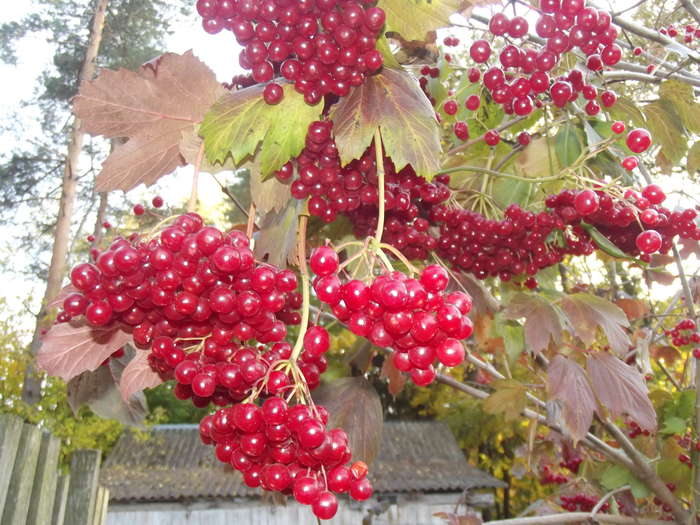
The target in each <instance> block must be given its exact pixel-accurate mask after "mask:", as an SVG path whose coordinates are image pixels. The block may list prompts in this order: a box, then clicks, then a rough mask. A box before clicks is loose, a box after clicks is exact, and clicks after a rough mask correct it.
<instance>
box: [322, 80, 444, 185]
mask: <svg viewBox="0 0 700 525" xmlns="http://www.w3.org/2000/svg"><path fill="white" fill-rule="evenodd" d="M331 120H333V133H334V134H335V142H336V145H337V146H338V153H339V154H340V160H341V162H342V163H343V164H347V163H349V162H350V161H351V160H353V159H358V158H360V156H361V155H362V153H363V152H364V151H365V150H366V149H367V148H368V147H369V145H370V144H371V142H372V139H373V138H374V133H375V131H376V130H377V129H378V128H380V131H381V136H382V144H383V145H384V153H385V154H386V156H387V157H391V159H392V160H393V161H394V165H395V166H396V170H397V171H399V170H401V169H402V168H403V167H404V166H406V165H407V164H410V165H411V166H412V167H413V169H414V170H415V171H416V173H417V174H418V175H421V176H423V177H425V178H427V179H431V178H432V177H433V175H435V174H436V173H437V172H438V170H439V168H440V152H441V145H440V130H439V128H438V124H437V121H436V120H435V110H434V108H433V107H432V106H431V105H430V102H429V101H428V99H427V98H426V96H425V94H424V93H423V92H422V91H421V89H420V87H419V86H418V83H417V82H416V80H415V79H414V78H413V77H412V76H411V75H409V74H408V73H407V72H405V71H403V70H399V69H391V68H388V67H385V68H384V69H382V71H381V73H379V74H377V75H373V76H371V77H369V78H368V79H367V80H366V81H365V83H364V84H362V85H361V86H358V87H356V88H354V89H353V90H352V91H351V92H350V94H349V95H348V96H347V97H344V98H343V99H342V100H341V101H340V102H339V103H338V104H336V105H335V106H334V107H333V109H332V110H331Z"/></svg>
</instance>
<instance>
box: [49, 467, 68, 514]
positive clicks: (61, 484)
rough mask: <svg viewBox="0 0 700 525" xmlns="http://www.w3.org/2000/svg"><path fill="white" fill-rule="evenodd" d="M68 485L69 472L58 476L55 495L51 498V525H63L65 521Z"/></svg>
mask: <svg viewBox="0 0 700 525" xmlns="http://www.w3.org/2000/svg"><path fill="white" fill-rule="evenodd" d="M69 485H70V474H62V475H61V476H59V477H58V483H57V484H56V497H55V498H54V500H53V511H52V513H51V525H63V523H64V521H65V517H66V504H67V503H68V487H69Z"/></svg>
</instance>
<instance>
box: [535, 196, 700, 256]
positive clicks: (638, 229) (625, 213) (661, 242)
mask: <svg viewBox="0 0 700 525" xmlns="http://www.w3.org/2000/svg"><path fill="white" fill-rule="evenodd" d="M665 199H666V195H665V194H664V192H663V190H662V189H661V187H659V186H658V185H656V184H650V185H649V186H646V187H645V188H643V189H642V191H641V192H636V191H632V190H628V191H626V192H625V194H624V198H622V199H613V198H612V197H611V196H610V195H608V194H607V193H605V192H603V191H594V190H583V191H580V192H575V191H572V190H564V191H562V192H561V193H559V194H557V195H552V196H550V197H548V198H547V200H546V201H545V204H546V205H547V207H549V208H551V209H552V210H554V213H555V214H556V215H557V216H558V217H559V218H560V219H561V220H563V221H564V223H565V224H569V225H573V226H574V227H573V229H574V231H576V232H578V233H579V234H582V231H581V230H580V228H579V227H578V226H577V225H578V224H579V223H580V222H581V221H582V220H583V221H585V222H586V223H588V224H592V225H593V226H595V227H596V228H597V229H598V230H599V231H600V232H601V233H602V234H603V235H605V236H606V237H607V238H608V239H609V240H610V241H611V242H612V243H613V244H615V245H616V246H617V247H618V248H620V249H621V250H622V251H624V252H625V253H627V254H630V255H640V258H641V259H643V260H649V259H650V254H652V253H655V252H661V253H666V252H667V251H668V250H670V249H671V246H672V243H673V238H674V237H675V236H676V235H678V236H680V237H681V238H683V239H695V240H700V228H698V227H697V226H696V224H695V217H696V216H697V212H696V211H695V210H693V209H686V210H682V211H673V212H672V211H671V210H669V209H668V208H665V207H663V206H661V203H663V201H664V200H665Z"/></svg>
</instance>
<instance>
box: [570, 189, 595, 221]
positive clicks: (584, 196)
mask: <svg viewBox="0 0 700 525" xmlns="http://www.w3.org/2000/svg"><path fill="white" fill-rule="evenodd" d="M598 206H599V204H598V194H597V193H596V192H595V191H593V190H583V191H580V192H579V193H578V194H577V195H576V198H575V199H574V207H575V208H576V211H577V212H578V213H579V214H580V215H583V216H586V215H592V214H594V213H595V212H597V211H598Z"/></svg>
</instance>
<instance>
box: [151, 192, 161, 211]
mask: <svg viewBox="0 0 700 525" xmlns="http://www.w3.org/2000/svg"><path fill="white" fill-rule="evenodd" d="M151 204H153V207H154V208H160V207H161V206H163V197H160V196H159V195H156V196H155V197H153V200H152V201H151Z"/></svg>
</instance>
